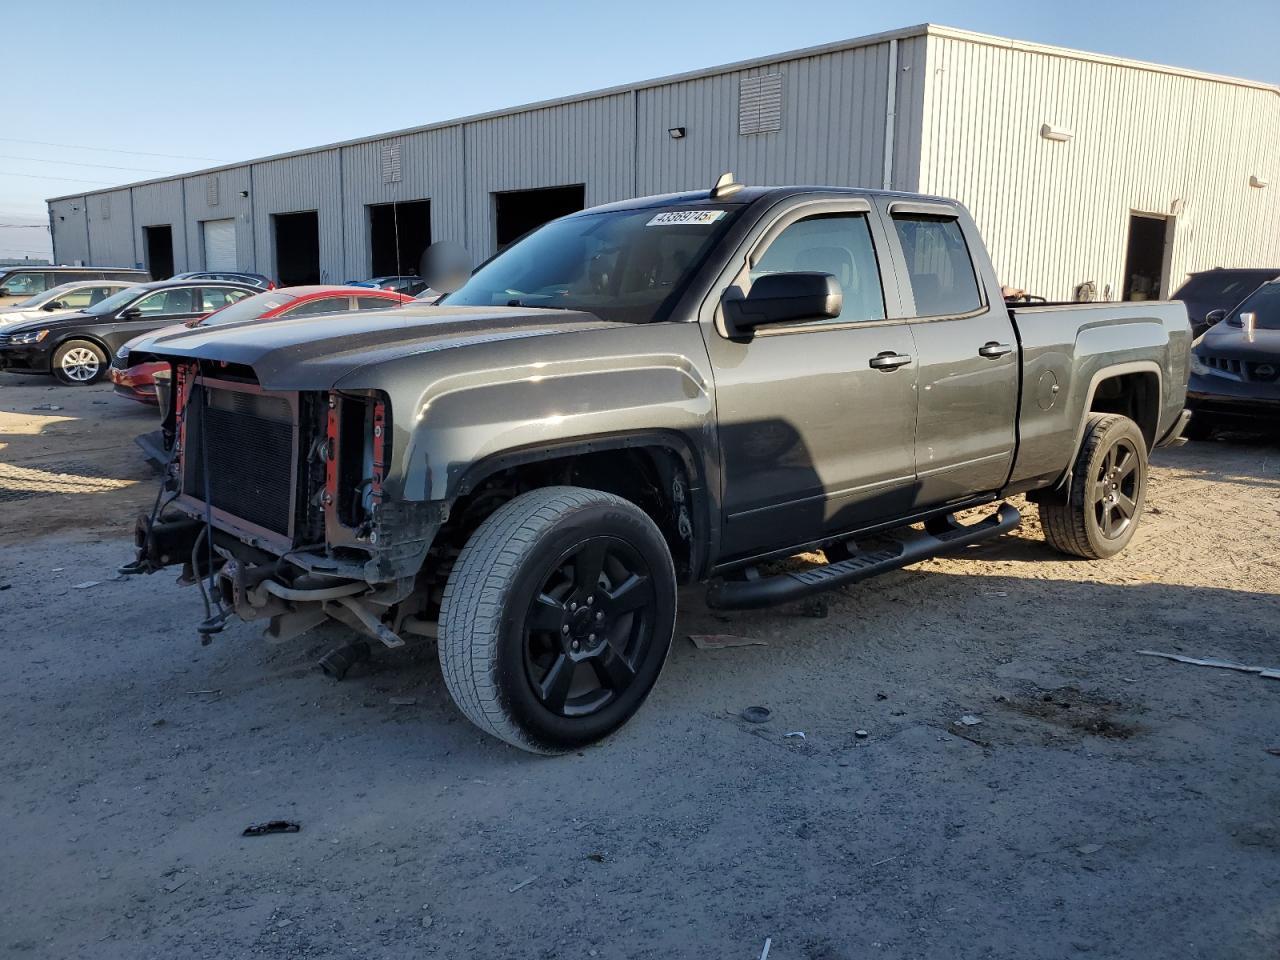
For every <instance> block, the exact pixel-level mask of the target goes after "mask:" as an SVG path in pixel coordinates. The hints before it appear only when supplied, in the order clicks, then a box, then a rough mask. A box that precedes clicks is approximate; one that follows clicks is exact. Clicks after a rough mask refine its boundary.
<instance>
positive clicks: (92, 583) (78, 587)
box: [71, 580, 102, 590]
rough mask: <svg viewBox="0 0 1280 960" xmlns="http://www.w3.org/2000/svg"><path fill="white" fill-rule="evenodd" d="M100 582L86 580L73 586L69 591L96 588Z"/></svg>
mask: <svg viewBox="0 0 1280 960" xmlns="http://www.w3.org/2000/svg"><path fill="white" fill-rule="evenodd" d="M101 582H102V581H101V580H86V581H85V582H84V583H77V584H75V585H74V586H72V588H71V589H72V590H88V589H89V588H90V587H96V586H97V585H98V584H100V583H101Z"/></svg>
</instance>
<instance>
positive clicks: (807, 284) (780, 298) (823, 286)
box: [723, 273, 844, 331]
mask: <svg viewBox="0 0 1280 960" xmlns="http://www.w3.org/2000/svg"><path fill="white" fill-rule="evenodd" d="M723 304H724V312H725V316H726V317H727V318H728V319H729V321H730V322H731V323H732V324H733V326H734V328H735V329H737V330H739V331H747V330H754V329H755V328H756V327H763V326H768V325H771V324H780V323H803V322H805V321H807V320H830V319H833V318H834V317H838V316H840V311H841V309H843V307H844V293H843V292H842V291H841V289H840V281H838V280H837V279H836V278H835V277H833V276H832V275H831V274H829V273H768V274H765V275H764V276H763V277H760V278H759V279H758V280H756V281H755V282H754V283H752V284H751V291H750V292H749V293H748V294H747V295H746V296H745V297H741V298H738V299H733V300H731V299H728V298H726V299H725V300H724V301H723Z"/></svg>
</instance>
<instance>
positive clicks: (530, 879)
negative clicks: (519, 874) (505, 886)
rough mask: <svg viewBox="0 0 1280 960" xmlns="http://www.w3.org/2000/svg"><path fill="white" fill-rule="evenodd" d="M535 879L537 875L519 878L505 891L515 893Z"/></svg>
mask: <svg viewBox="0 0 1280 960" xmlns="http://www.w3.org/2000/svg"><path fill="white" fill-rule="evenodd" d="M537 879H538V878H537V877H530V878H529V879H528V880H521V881H520V882H519V883H517V884H516V885H515V886H514V887H512V888H511V889H510V890H508V891H507V893H516V892H517V891H519V890H523V889H524V888H525V887H527V886H528V885H529V884H531V883H533V881H535V880H537Z"/></svg>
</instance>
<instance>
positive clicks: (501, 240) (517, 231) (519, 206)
mask: <svg viewBox="0 0 1280 960" xmlns="http://www.w3.org/2000/svg"><path fill="white" fill-rule="evenodd" d="M493 199H494V213H495V217H496V218H497V242H498V249H499V250H501V249H503V248H504V247H506V246H507V245H508V244H511V243H514V242H515V241H516V240H519V239H520V238H521V237H522V236H524V235H525V234H526V233H528V232H529V231H530V230H532V229H533V228H534V227H540V226H542V225H543V224H544V223H546V222H547V221H548V220H554V219H555V218H556V217H563V216H565V215H567V214H570V213H577V212H578V211H579V210H582V209H583V208H585V207H586V205H587V204H586V199H587V188H586V187H585V186H583V185H582V184H581V183H577V184H574V185H572V186H568V187H544V188H543V189H541V190H511V191H509V192H507V193H495V194H494V195H493Z"/></svg>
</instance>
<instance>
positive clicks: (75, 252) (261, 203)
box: [50, 28, 1280, 298]
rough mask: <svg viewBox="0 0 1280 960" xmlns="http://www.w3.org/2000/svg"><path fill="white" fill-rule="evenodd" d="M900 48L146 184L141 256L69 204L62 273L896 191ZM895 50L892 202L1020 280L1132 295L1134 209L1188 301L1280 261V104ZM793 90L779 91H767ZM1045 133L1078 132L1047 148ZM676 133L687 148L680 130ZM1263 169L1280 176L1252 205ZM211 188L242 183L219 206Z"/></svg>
mask: <svg viewBox="0 0 1280 960" xmlns="http://www.w3.org/2000/svg"><path fill="white" fill-rule="evenodd" d="M908 33H909V32H908ZM892 42H893V41H892V40H891V38H890V37H888V36H884V37H875V38H870V39H868V40H867V41H865V42H862V43H861V44H859V45H854V46H847V47H843V48H842V47H839V46H835V45H833V46H832V47H831V48H827V49H820V50H813V51H809V52H807V53H802V54H800V55H794V56H792V57H790V58H787V57H779V58H776V59H773V60H765V61H757V62H753V63H752V64H750V65H748V66H743V67H741V68H738V69H727V70H724V71H722V72H719V73H707V74H704V75H699V76H690V77H685V78H683V79H681V78H675V79H672V80H670V81H667V82H662V83H658V84H655V85H653V86H643V85H641V86H638V87H636V88H634V89H627V90H622V91H615V92H609V93H605V94H601V95H598V96H593V97H591V98H589V99H582V100H577V101H570V102H566V103H555V104H549V105H547V106H543V107H538V108H533V109H526V110H521V111H516V112H512V113H508V114H503V115H498V116H491V117H482V118H478V119H474V120H469V121H465V122H459V123H455V124H451V125H445V126H441V127H437V128H433V129H429V130H422V131H417V132H413V133H405V134H400V135H388V136H387V137H384V138H380V139H378V140H372V141H369V142H365V143H352V144H347V145H341V146H335V147H330V148H324V149H319V150H316V151H313V152H310V153H305V154H300V155H296V156H291V157H282V158H278V159H274V160H263V161H258V162H255V163H252V164H246V165H243V166H240V167H235V168H230V169H226V170H221V171H215V172H214V173H213V174H199V175H193V176H189V177H187V178H186V180H185V184H184V181H183V180H181V179H175V180H170V181H162V182H159V183H154V184H142V185H138V186H135V187H133V188H132V202H131V213H132V222H131V223H130V224H129V225H128V231H129V233H128V242H126V241H125V234H124V233H123V232H122V231H123V230H124V229H125V226H124V225H123V222H122V220H121V214H120V213H119V212H118V211H117V209H116V208H117V207H118V206H120V205H121V204H118V203H117V202H116V199H115V198H116V197H120V198H121V203H123V198H124V197H125V196H126V195H127V194H128V192H129V191H128V188H126V189H125V190H121V191H114V192H113V193H112V200H111V207H112V212H111V219H110V221H109V223H108V221H107V220H105V219H100V218H98V217H97V216H96V215H95V212H94V210H93V209H92V207H93V204H94V202H95V197H96V196H98V195H89V196H88V197H77V198H67V199H63V200H59V201H55V202H54V203H52V204H51V205H50V211H51V214H52V215H53V217H54V222H53V227H54V241H55V250H56V253H57V257H58V259H59V260H63V261H71V260H77V259H85V260H89V259H92V261H93V262H95V263H103V264H106V263H107V262H108V261H110V262H111V263H112V264H113V265H114V264H117V263H120V262H134V261H135V260H141V259H143V256H144V250H145V246H144V244H143V242H142V234H141V230H142V227H143V226H145V225H148V224H152V223H171V224H173V225H174V227H175V230H174V259H175V267H176V269H178V270H183V269H199V268H201V267H203V266H204V263H203V251H202V238H201V228H200V222H201V221H202V220H207V219H220V218H223V217H226V216H235V217H236V223H237V256H238V258H239V262H240V265H241V266H242V267H243V268H246V269H256V270H258V271H260V272H263V273H267V274H270V275H272V276H274V275H276V273H277V271H276V266H275V262H274V261H275V251H274V242H273V225H272V221H271V216H272V214H275V213H292V212H299V211H305V210H315V211H317V212H318V215H319V221H320V247H321V250H320V260H321V264H320V266H321V273H322V276H323V279H325V280H326V281H342V280H346V279H350V278H354V277H362V276H366V275H367V274H368V272H369V268H370V249H369V248H370V243H369V217H368V211H367V207H368V205H370V204H374V203H387V202H391V201H394V200H401V201H403V200H422V199H430V200H431V218H432V234H433V238H434V239H436V240H441V239H453V240H460V241H462V242H463V243H464V244H465V245H466V246H467V248H468V249H469V250H470V251H471V253H472V255H473V256H474V257H475V258H476V259H477V260H479V259H482V258H484V257H487V256H488V255H490V254H491V253H492V252H493V249H494V246H495V243H494V226H495V224H494V197H493V195H494V193H496V192H500V191H507V190H522V189H534V188H539V187H551V186H564V185H569V184H579V183H580V184H584V185H585V188H586V202H587V204H588V205H591V204H596V203H604V202H608V201H611V200H617V199H622V198H625V197H631V196H636V195H643V194H648V193H659V192H667V191H673V190H684V189H697V188H702V187H706V186H708V185H710V183H711V182H713V180H714V178H715V177H716V176H717V175H718V174H720V173H721V172H723V171H725V170H732V171H733V172H734V173H735V174H736V175H737V176H738V178H739V179H741V180H743V181H745V182H748V183H757V184H778V183H795V182H809V183H826V184H839V185H865V186H872V187H879V186H881V185H883V183H884V169H885V167H884V165H885V135H886V110H887V108H888V102H887V101H888V86H887V85H888V82H889V81H888V77H889V64H890V58H891V52H890V51H891V44H892ZM896 43H897V71H896V87H895V98H894V100H895V109H894V113H895V115H894V137H893V140H894V143H893V150H892V174H893V175H892V179H891V186H892V187H893V188H895V189H899V190H922V191H925V192H931V193H940V194H943V195H947V196H954V197H956V198H958V199H960V200H962V201H963V202H965V203H966V204H968V206H969V207H970V209H971V210H972V211H973V213H974V216H975V217H976V219H977V221H978V223H979V225H980V226H981V227H982V229H983V233H984V235H985V236H986V238H987V241H988V244H989V245H990V247H991V249H992V253H993V257H994V259H995V262H996V266H997V269H998V270H999V271H1000V274H1001V277H1002V280H1003V281H1004V282H1006V283H1010V284H1013V285H1016V286H1022V287H1025V288H1027V289H1029V290H1031V291H1033V292H1035V293H1039V294H1042V295H1045V296H1049V297H1053V298H1064V297H1067V296H1069V295H1070V293H1071V291H1072V288H1073V287H1074V286H1075V285H1076V284H1078V283H1081V282H1083V281H1085V280H1092V281H1094V283H1095V284H1096V286H1097V290H1098V294H1099V296H1101V295H1103V294H1104V292H1105V289H1106V287H1107V286H1108V285H1109V286H1110V287H1111V290H1112V294H1113V296H1119V292H1120V290H1121V285H1122V276H1121V275H1122V272H1123V268H1124V254H1125V243H1126V238H1127V228H1128V217H1129V213H1130V211H1131V210H1132V211H1141V212H1147V213H1157V214H1164V215H1172V214H1174V213H1175V212H1176V222H1175V223H1176V225H1175V228H1174V239H1173V247H1172V254H1171V260H1172V267H1171V277H1170V279H1171V281H1172V283H1173V284H1174V285H1176V283H1177V282H1178V281H1179V280H1180V279H1181V277H1182V276H1183V275H1184V274H1185V273H1186V272H1187V271H1188V270H1193V269H1202V268H1205V267H1210V266H1214V265H1217V264H1225V265H1247V264H1258V263H1264V262H1265V263H1267V264H1268V265H1269V264H1271V263H1275V262H1278V261H1280V137H1277V136H1276V130H1277V129H1280V96H1277V94H1276V93H1275V91H1274V90H1271V89H1261V88H1258V87H1256V86H1255V87H1251V86H1249V85H1247V84H1231V83H1225V82H1218V81H1215V80H1212V79H1209V78H1205V77H1195V76H1186V75H1182V74H1178V73H1176V72H1174V71H1170V70H1165V69H1162V68H1149V67H1144V66H1142V65H1136V64H1129V63H1122V62H1118V61H1106V60H1105V58H1096V57H1090V56H1089V55H1082V54H1076V53H1074V52H1072V51H1065V50H1059V49H1057V48H1045V47H1036V46H1034V45H1028V44H1020V43H1016V42H1013V41H1004V40H1000V39H999V38H992V37H983V36H981V35H967V34H961V33H959V32H957V31H952V30H948V29H945V28H929V32H928V33H927V34H926V33H924V32H923V31H917V32H916V35H904V36H900V37H899V39H898V40H897V41H896ZM771 75H778V76H779V77H780V96H781V100H780V103H779V105H778V108H777V109H776V110H775V108H774V107H773V105H772V104H770V105H769V111H770V112H769V118H768V119H769V122H768V123H765V124H764V127H766V128H768V127H770V126H772V125H774V123H775V122H777V123H780V128H779V129H777V130H776V131H773V132H763V133H752V134H746V135H744V134H743V133H741V132H740V127H739V123H740V115H739V108H740V102H739V93H740V88H741V84H742V81H743V80H744V79H749V78H760V77H766V76H771ZM772 89H774V87H773V85H772V84H771V83H770V82H768V81H764V82H763V85H762V86H759V89H758V91H757V92H759V91H768V90H772ZM1043 123H1052V124H1056V125H1059V126H1063V127H1067V128H1070V129H1072V130H1073V131H1074V137H1073V139H1072V140H1071V141H1069V142H1067V143H1055V142H1050V141H1047V140H1044V139H1042V138H1041V137H1040V135H1039V130H1040V126H1041V124H1043ZM760 126H761V124H760V123H759V120H758V118H757V119H755V120H751V121H750V122H748V127H751V128H752V129H758V128H759V127H760ZM672 127H684V128H685V136H684V137H683V138H682V139H673V138H671V137H670V136H668V133H667V131H668V129H669V128H672ZM388 142H394V143H396V144H398V146H399V151H400V155H399V160H400V165H399V171H400V172H399V177H400V179H399V180H398V181H394V179H393V178H392V182H387V181H386V180H384V174H383V169H382V159H383V158H382V148H383V144H385V143H388ZM1250 174H1258V175H1260V176H1263V177H1267V178H1270V179H1272V180H1274V181H1276V182H1275V183H1273V184H1272V185H1271V186H1269V187H1267V188H1266V189H1257V188H1252V187H1250V186H1249V185H1248V179H1249V176H1250ZM208 176H215V177H216V178H217V179H218V180H219V202H218V204H217V205H214V206H210V205H209V204H208V203H207V190H208V181H207V177H208ZM184 186H185V191H184ZM241 191H248V192H249V194H250V197H249V198H248V200H245V199H242V198H241V197H240V192H241ZM86 203H88V204H89V206H90V209H89V220H88V228H87V230H86V223H85V220H84V209H85V204H86ZM75 208H78V209H75ZM229 211H230V212H229ZM62 218H65V219H62ZM126 257H127V258H128V259H122V258H126Z"/></svg>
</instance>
